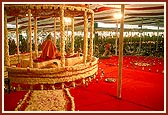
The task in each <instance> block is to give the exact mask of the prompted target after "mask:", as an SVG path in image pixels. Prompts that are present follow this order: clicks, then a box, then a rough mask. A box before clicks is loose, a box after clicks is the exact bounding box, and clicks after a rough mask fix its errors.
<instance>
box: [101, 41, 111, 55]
mask: <svg viewBox="0 0 168 115" xmlns="http://www.w3.org/2000/svg"><path fill="white" fill-rule="evenodd" d="M110 47H111V44H110V43H107V44H106V45H105V51H104V53H103V56H107V55H110Z"/></svg>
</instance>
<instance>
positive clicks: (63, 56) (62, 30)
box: [60, 6, 65, 67]
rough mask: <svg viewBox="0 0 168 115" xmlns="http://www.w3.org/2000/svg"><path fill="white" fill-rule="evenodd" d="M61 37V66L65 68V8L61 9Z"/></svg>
mask: <svg viewBox="0 0 168 115" xmlns="http://www.w3.org/2000/svg"><path fill="white" fill-rule="evenodd" d="M60 36H61V46H60V52H61V66H62V67H64V66H65V55H64V54H65V36H64V7H63V6H61V7H60Z"/></svg>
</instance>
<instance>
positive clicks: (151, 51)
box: [9, 34, 164, 59]
mask: <svg viewBox="0 0 168 115" xmlns="http://www.w3.org/2000/svg"><path fill="white" fill-rule="evenodd" d="M52 38H53V37H52V35H51V34H49V35H47V37H46V38H45V39H44V41H43V42H42V43H40V44H38V45H39V47H38V48H39V49H38V50H39V51H42V54H41V58H45V59H47V58H48V59H52V58H55V57H58V56H60V53H59V50H60V44H59V41H58V40H59V39H58V40H57V44H55V45H54V44H53V42H52V40H53V39H52ZM154 38H156V37H148V38H143V39H141V41H140V38H137V37H136V38H134V37H132V38H131V39H130V38H124V43H123V44H124V46H123V55H141V56H156V57H163V56H164V38H163V36H162V37H159V39H154ZM19 40H20V42H19V51H20V52H21V53H23V52H29V49H28V46H29V45H28V44H27V40H26V39H25V38H20V39H19ZM115 42H116V39H115V38H101V39H95V38H94V41H93V49H94V56H96V57H99V58H100V57H105V56H108V55H115V54H116V43H115ZM67 43H68V44H65V51H66V52H67V54H68V52H69V50H70V46H71V43H70V42H67ZM88 43H89V41H88ZM118 43H119V40H118ZM118 43H117V44H118ZM32 46H33V50H34V42H32ZM16 48H17V46H16V43H15V40H14V39H11V38H10V39H9V54H10V55H13V54H16V53H17V49H16ZM118 49H119V46H118V47H117V54H118ZM82 50H83V38H82V37H81V36H75V43H74V51H75V52H82Z"/></svg>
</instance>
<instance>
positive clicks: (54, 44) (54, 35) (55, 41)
mask: <svg viewBox="0 0 168 115" xmlns="http://www.w3.org/2000/svg"><path fill="white" fill-rule="evenodd" d="M54 45H55V46H56V17H54Z"/></svg>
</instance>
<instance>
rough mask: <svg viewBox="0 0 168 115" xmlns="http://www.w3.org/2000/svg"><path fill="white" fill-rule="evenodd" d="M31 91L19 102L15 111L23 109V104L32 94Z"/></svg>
mask: <svg viewBox="0 0 168 115" xmlns="http://www.w3.org/2000/svg"><path fill="white" fill-rule="evenodd" d="M30 93H31V91H30V90H29V91H28V92H27V93H26V95H25V96H24V98H23V100H20V101H19V102H18V105H17V107H16V108H15V111H19V110H21V107H22V105H23V104H24V103H25V102H26V101H27V99H28V97H29V96H30Z"/></svg>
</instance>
